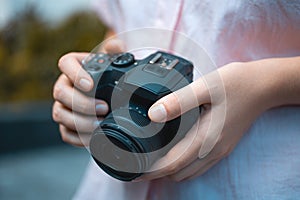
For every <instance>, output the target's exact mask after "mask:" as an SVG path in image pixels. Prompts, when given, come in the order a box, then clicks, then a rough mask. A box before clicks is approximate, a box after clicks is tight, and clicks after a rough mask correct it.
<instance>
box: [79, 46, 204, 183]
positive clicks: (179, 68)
mask: <svg viewBox="0 0 300 200" xmlns="http://www.w3.org/2000/svg"><path fill="white" fill-rule="evenodd" d="M82 65H83V68H84V69H85V70H86V71H87V72H88V73H89V74H90V75H91V77H92V78H93V80H94V83H95V87H94V88H93V90H92V91H91V92H89V93H87V94H88V95H89V96H92V97H95V98H97V99H102V100H105V101H106V102H107V103H108V104H109V114H108V115H107V116H105V118H104V120H103V121H102V122H101V123H100V125H99V127H98V128H97V129H96V130H95V131H94V132H93V134H92V137H91V140H90V152H91V154H92V157H93V158H94V160H95V161H96V163H97V164H98V165H99V166H100V167H101V168H102V169H103V170H104V171H105V172H106V173H108V174H109V175H111V176H112V177H114V178H117V179H119V180H122V181H131V180H133V179H135V178H136V177H138V176H140V175H141V174H143V173H145V172H147V170H149V168H150V167H151V165H152V164H153V163H154V162H155V161H156V160H158V159H159V158H161V157H162V156H164V155H165V154H166V153H167V152H168V151H169V150H170V149H171V148H172V147H173V146H174V145H175V144H176V143H178V141H179V140H181V139H182V138H183V137H184V135H185V134H186V133H187V132H188V131H189V129H190V128H191V127H192V126H193V124H194V123H195V121H196V120H197V119H198V117H199V113H200V110H199V108H195V109H192V110H190V111H188V112H186V113H185V114H183V115H181V116H179V117H177V118H176V119H173V120H170V121H168V122H165V123H156V122H152V121H151V120H150V119H149V117H148V115H147V113H148V109H149V108H150V106H151V105H152V104H153V103H154V102H156V101H157V100H158V99H160V98H162V97H163V96H165V95H167V94H169V93H171V92H174V91H176V90H178V89H180V88H182V87H184V86H186V85H188V84H189V83H191V82H192V80H193V64H192V63H191V62H190V61H188V60H186V59H184V58H181V57H179V56H175V55H172V54H169V53H166V52H163V51H158V52H155V53H153V54H151V55H149V56H147V57H146V58H144V59H141V60H137V59H135V57H134V55H133V54H131V53H128V52H125V53H120V54H113V55H109V54H103V53H96V54H91V55H90V56H89V57H88V58H87V59H86V60H85V61H83V63H82ZM188 98H189V97H188ZM191 98H192V94H191Z"/></svg>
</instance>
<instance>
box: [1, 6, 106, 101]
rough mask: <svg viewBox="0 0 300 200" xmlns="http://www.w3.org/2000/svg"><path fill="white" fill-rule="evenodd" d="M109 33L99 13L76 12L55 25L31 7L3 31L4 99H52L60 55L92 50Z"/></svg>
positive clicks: (2, 97)
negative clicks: (100, 19)
mask: <svg viewBox="0 0 300 200" xmlns="http://www.w3.org/2000/svg"><path fill="white" fill-rule="evenodd" d="M105 32H106V27H105V26H104V25H103V23H101V22H100V21H99V19H98V17H97V16H96V14H95V13H85V12H80V13H76V14H74V15H72V16H71V17H69V18H68V19H66V20H65V21H63V22H62V23H60V24H59V25H56V26H54V27H53V26H50V25H49V24H47V23H45V22H43V21H42V20H41V19H40V17H39V16H38V14H37V13H36V12H35V9H34V8H33V7H29V8H27V9H26V10H24V11H23V12H22V14H21V16H18V17H16V18H14V19H12V21H11V22H10V23H8V25H7V26H6V27H5V28H4V29H3V30H1V31H0V102H16V101H32V100H49V99H51V98H52V87H53V84H54V82H55V80H56V78H57V76H58V74H59V71H58V69H57V60H58V59H59V57H61V56H62V55H63V54H65V53H67V52H70V51H88V52H89V51H91V50H92V49H93V48H94V47H95V46H96V45H97V44H99V43H100V42H101V41H102V39H103V37H104V35H105Z"/></svg>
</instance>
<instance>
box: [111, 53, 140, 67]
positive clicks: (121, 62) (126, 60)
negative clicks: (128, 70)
mask: <svg viewBox="0 0 300 200" xmlns="http://www.w3.org/2000/svg"><path fill="white" fill-rule="evenodd" d="M134 62H135V60H134V57H133V55H132V54H131V53H123V54H121V55H120V56H118V57H117V58H116V59H115V60H114V61H113V63H112V64H113V65H114V66H116V67H127V66H128V65H131V64H133V63H134Z"/></svg>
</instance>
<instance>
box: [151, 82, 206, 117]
mask: <svg viewBox="0 0 300 200" xmlns="http://www.w3.org/2000/svg"><path fill="white" fill-rule="evenodd" d="M209 101H210V96H209V92H208V89H207V87H206V84H205V82H204V80H203V79H202V78H199V79H198V80H196V81H194V82H193V83H191V84H189V85H187V86H185V87H183V88H181V89H179V90H177V91H175V92H172V93H171V94H168V95H166V96H164V97H162V98H161V99H159V100H158V101H157V102H155V103H154V104H153V105H152V106H151V107H150V109H149V111H148V116H149V117H150V119H151V120H152V121H154V122H165V121H169V120H172V119H174V118H176V117H178V116H180V115H182V114H183V113H185V112H187V111H189V110H191V109H193V108H195V107H198V106H199V105H202V104H205V103H208V102H209Z"/></svg>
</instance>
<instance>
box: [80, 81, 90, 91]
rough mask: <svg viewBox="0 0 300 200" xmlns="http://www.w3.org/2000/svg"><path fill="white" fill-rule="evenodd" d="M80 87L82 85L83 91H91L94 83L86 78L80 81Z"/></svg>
mask: <svg viewBox="0 0 300 200" xmlns="http://www.w3.org/2000/svg"><path fill="white" fill-rule="evenodd" d="M79 85H80V87H81V89H83V90H85V91H88V90H90V89H91V87H92V83H91V82H90V81H89V80H88V79H85V78H82V79H80V81H79Z"/></svg>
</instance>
